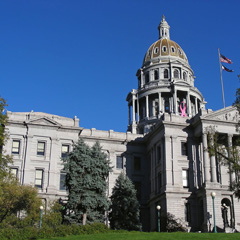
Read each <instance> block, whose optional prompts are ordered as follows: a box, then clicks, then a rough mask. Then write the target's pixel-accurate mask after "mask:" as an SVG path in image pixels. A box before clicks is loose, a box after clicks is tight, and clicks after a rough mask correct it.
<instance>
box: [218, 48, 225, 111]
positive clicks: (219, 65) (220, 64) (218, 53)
mask: <svg viewBox="0 0 240 240" xmlns="http://www.w3.org/2000/svg"><path fill="white" fill-rule="evenodd" d="M218 58H219V66H220V75H221V85H222V97H223V107H224V108H225V98H224V89H223V78H222V64H221V60H220V50H219V48H218Z"/></svg>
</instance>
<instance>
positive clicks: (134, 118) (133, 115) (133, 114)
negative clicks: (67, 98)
mask: <svg viewBox="0 0 240 240" xmlns="http://www.w3.org/2000/svg"><path fill="white" fill-rule="evenodd" d="M135 99H136V96H135V94H133V95H132V124H135V123H136V115H135V114H136V109H135Z"/></svg>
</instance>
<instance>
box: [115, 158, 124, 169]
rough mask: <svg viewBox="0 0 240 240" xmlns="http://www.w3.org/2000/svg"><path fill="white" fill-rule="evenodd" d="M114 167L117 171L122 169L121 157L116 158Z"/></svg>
mask: <svg viewBox="0 0 240 240" xmlns="http://www.w3.org/2000/svg"><path fill="white" fill-rule="evenodd" d="M116 167H117V168H119V169H123V157H122V156H117V162H116Z"/></svg>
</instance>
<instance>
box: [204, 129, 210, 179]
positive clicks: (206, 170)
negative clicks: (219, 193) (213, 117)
mask: <svg viewBox="0 0 240 240" xmlns="http://www.w3.org/2000/svg"><path fill="white" fill-rule="evenodd" d="M202 142H203V164H204V178H205V182H209V181H210V172H209V171H210V166H209V158H208V145H207V134H206V133H203V135H202Z"/></svg>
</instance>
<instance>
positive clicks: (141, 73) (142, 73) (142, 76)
mask: <svg viewBox="0 0 240 240" xmlns="http://www.w3.org/2000/svg"><path fill="white" fill-rule="evenodd" d="M142 87H143V71H142V70H141V88H142Z"/></svg>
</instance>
